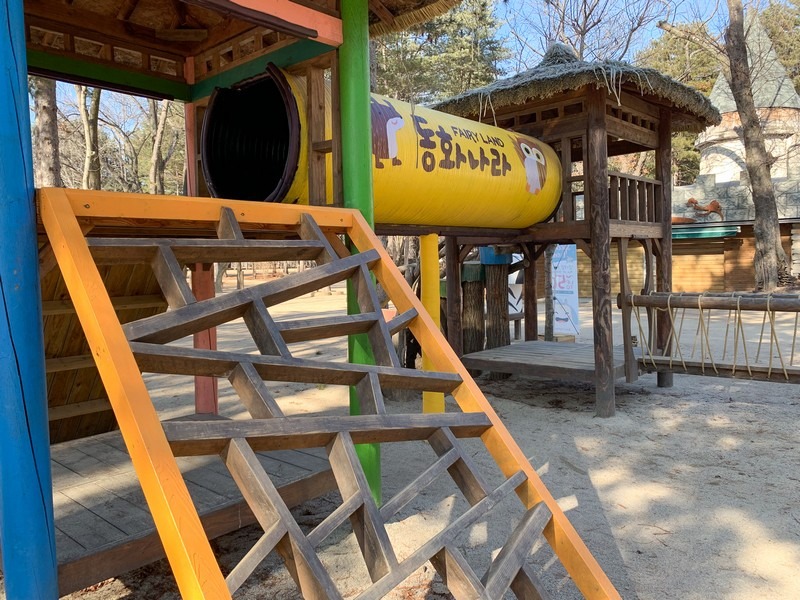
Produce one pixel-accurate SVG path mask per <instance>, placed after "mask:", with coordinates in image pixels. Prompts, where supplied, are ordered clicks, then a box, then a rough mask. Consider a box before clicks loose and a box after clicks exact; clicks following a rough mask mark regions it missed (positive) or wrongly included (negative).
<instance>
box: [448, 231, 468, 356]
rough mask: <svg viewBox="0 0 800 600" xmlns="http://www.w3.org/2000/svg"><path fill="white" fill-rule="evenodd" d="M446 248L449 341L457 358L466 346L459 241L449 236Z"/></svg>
mask: <svg viewBox="0 0 800 600" xmlns="http://www.w3.org/2000/svg"><path fill="white" fill-rule="evenodd" d="M444 247H445V261H446V262H447V341H448V342H450V347H451V348H453V351H454V352H455V353H456V356H461V355H462V354H463V353H464V344H463V340H462V333H461V262H460V260H459V258H458V254H459V252H458V239H457V238H456V237H455V236H447V237H446V238H445V239H444Z"/></svg>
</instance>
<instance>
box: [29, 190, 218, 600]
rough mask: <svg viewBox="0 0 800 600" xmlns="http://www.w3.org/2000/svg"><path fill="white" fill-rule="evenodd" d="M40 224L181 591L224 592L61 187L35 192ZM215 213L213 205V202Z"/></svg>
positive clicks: (210, 595)
mask: <svg viewBox="0 0 800 600" xmlns="http://www.w3.org/2000/svg"><path fill="white" fill-rule="evenodd" d="M39 199H40V206H41V217H42V223H43V224H44V227H45V230H46V231H47V235H48V238H49V239H50V243H51V245H52V248H53V252H54V253H55V255H56V258H57V260H58V265H59V267H60V269H61V273H62V275H63V277H64V282H65V283H66V285H67V289H68V290H69V295H70V298H71V299H72V302H73V304H74V306H75V312H76V313H77V315H78V318H79V319H80V322H81V326H82V327H83V331H84V333H85V335H86V339H87V341H88V343H89V347H90V349H91V352H92V356H94V359H95V363H96V364H97V369H98V371H99V372H100V376H101V378H102V380H103V385H104V386H105V388H106V391H107V392H108V398H109V400H110V401H111V405H112V407H113V408H114V415H115V416H116V418H117V422H118V423H119V428H120V431H121V432H122V436H123V438H124V440H125V444H126V446H127V448H128V453H129V454H130V457H131V462H132V463H133V467H134V469H135V471H136V475H137V477H138V478H139V482H140V484H141V486H142V491H143V492H144V495H145V498H146V499H147V504H148V506H149V507H150V512H151V514H152V516H153V521H155V524H156V527H157V529H158V532H159V535H160V537H161V542H162V544H163V546H164V550H165V552H166V554H167V558H168V559H169V562H170V566H171V567H172V571H173V573H174V574H175V579H176V580H177V583H178V588H179V589H180V592H181V595H182V596H183V597H184V598H204V599H208V600H212V599H213V600H217V599H223V600H224V599H225V598H230V597H231V596H230V593H229V592H228V588H227V586H226V585H225V578H224V577H223V576H222V572H221V571H220V568H219V565H218V564H217V561H216V559H215V558H214V553H213V552H212V550H211V546H210V544H209V542H208V538H207V537H206V534H205V532H204V531H203V526H202V525H201V523H200V518H199V517H198V515H197V510H196V509H195V506H194V504H193V503H192V499H191V497H190V496H189V491H188V490H187V489H186V484H185V482H184V480H183V476H182V475H181V473H180V471H179V470H178V465H177V463H176V462H175V457H174V456H173V454H172V450H171V449H170V447H169V443H168V442H167V438H166V436H165V435H164V430H163V429H162V427H161V422H160V421H159V418H158V414H157V413H156V410H155V408H154V407H153V403H152V400H151V398H150V394H149V393H148V391H147V388H146V387H145V383H144V380H143V379H142V375H141V373H140V371H139V367H138V365H137V364H136V359H135V358H134V357H133V353H132V352H131V350H130V346H129V345H128V340H127V339H126V338H125V334H124V333H123V331H122V326H121V325H120V323H119V320H118V318H117V315H116V314H115V312H114V307H113V306H112V304H111V300H110V298H109V297H108V292H107V291H106V287H105V284H104V283H103V280H102V278H101V277H100V273H99V272H98V270H97V266H96V265H95V263H94V260H93V259H92V256H91V253H90V252H89V248H88V246H87V244H86V239H85V238H84V236H83V233H82V232H81V229H80V226H79V225H78V221H77V219H76V218H75V215H74V214H73V211H72V208H71V207H70V203H69V201H68V199H67V195H66V193H65V190H61V189H53V188H50V189H43V190H40V191H39ZM217 213H219V207H217Z"/></svg>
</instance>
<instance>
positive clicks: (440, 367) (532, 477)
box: [348, 215, 621, 600]
mask: <svg viewBox="0 0 800 600" xmlns="http://www.w3.org/2000/svg"><path fill="white" fill-rule="evenodd" d="M348 235H349V237H350V240H351V241H352V242H353V244H354V245H355V247H356V248H357V249H358V251H359V252H363V251H365V250H368V249H371V248H374V249H375V250H377V251H378V253H379V254H380V256H381V260H380V262H379V263H377V264H376V265H375V266H374V267H373V269H372V272H373V273H374V274H375V277H376V279H377V280H378V282H379V283H380V284H381V286H382V287H383V289H384V290H385V291H386V293H387V294H388V295H389V298H391V300H392V303H393V304H394V305H395V307H396V308H397V311H398V312H399V313H402V312H404V311H406V310H409V309H410V308H415V309H416V311H417V315H418V316H417V317H416V318H415V319H414V320H413V321H412V322H411V323H410V325H409V328H410V329H411V331H412V333H413V334H414V337H416V338H417V341H419V343H420V346H421V347H422V352H423V354H425V353H427V355H428V358H429V360H430V362H431V365H432V367H433V369H434V370H437V371H442V372H447V373H458V375H460V376H461V379H462V381H463V383H462V384H461V385H460V386H458V388H456V390H455V391H454V392H453V397H454V398H455V400H456V401H457V402H458V405H459V406H460V407H461V409H462V410H463V411H464V412H483V413H485V414H486V416H488V417H489V420H490V421H491V423H492V427H491V428H490V429H488V430H487V431H486V433H485V434H484V435H483V436H482V439H483V442H484V444H485V445H486V449H487V450H488V451H489V453H490V454H491V455H492V457H493V458H494V460H495V462H496V463H497V465H498V466H499V467H500V470H501V471H502V472H503V474H504V475H506V476H507V477H510V476H511V475H513V474H514V473H516V472H517V471H519V470H522V471H523V472H524V473H525V475H526V477H527V481H526V482H525V484H523V485H521V486H520V487H519V488H517V490H516V491H517V495H518V496H519V498H520V500H521V501H522V503H523V504H524V505H525V507H526V508H531V507H532V506H533V505H535V504H536V503H537V502H539V501H543V502H544V503H545V504H546V505H547V507H548V508H549V509H550V511H551V513H552V515H553V516H552V519H551V520H550V523H549V524H548V525H547V527H546V528H545V530H544V536H545V538H546V539H547V541H548V542H549V544H550V546H551V547H552V548H553V550H554V552H555V553H556V555H557V556H558V558H559V560H561V563H562V564H563V565H564V568H565V569H566V570H567V572H568V573H569V574H570V577H572V580H573V581H574V582H575V585H576V586H577V587H578V589H579V590H580V591H581V593H582V594H583V595H584V597H585V598H589V599H591V600H594V599H597V600H600V599H603V600H606V599H608V600H618V599H621V596H620V595H619V592H617V590H616V588H615V587H614V584H612V583H611V580H610V579H609V578H608V576H607V575H606V574H605V572H604V571H603V569H602V568H601V567H600V565H599V564H598V563H597V560H595V558H594V556H593V555H592V553H591V552H589V549H588V548H587V547H586V544H584V542H583V540H582V539H581V537H580V536H579V535H578V532H577V531H576V530H575V528H574V527H573V526H572V523H570V521H569V519H568V518H567V516H566V515H565V514H564V512H563V511H562V510H561V508H560V507H559V506H558V503H557V502H556V500H555V498H553V496H552V494H551V493H550V491H549V490H548V489H547V487H546V486H545V484H544V482H543V481H542V480H541V478H540V477H539V475H538V473H536V471H535V469H534V468H533V467H532V466H531V464H530V462H528V459H527V458H526V457H525V454H524V453H523V452H522V450H521V449H520V447H519V446H518V445H517V442H516V441H515V440H514V438H512V437H511V434H510V433H509V432H508V430H507V429H506V427H505V425H504V424H503V422H502V420H501V419H500V417H499V416H498V415H497V413H496V412H495V411H494V409H493V408H492V406H491V404H489V401H488V400H487V399H486V397H485V396H484V395H483V392H481V390H480V388H479V387H478V385H477V384H476V383H475V381H474V380H473V379H472V377H471V376H470V374H469V372H468V371H467V369H466V368H465V367H464V365H463V364H462V363H461V361H460V360H459V359H458V357H457V356H456V354H455V352H453V349H452V348H451V347H450V344H448V343H447V340H446V339H445V337H444V335H442V333H441V331H440V330H439V328H438V327H437V326H436V324H435V323H434V321H433V319H432V318H431V317H430V315H429V314H428V312H427V311H426V310H425V308H424V306H423V305H422V302H421V301H420V300H419V299H418V298H417V297H416V295H415V294H414V293H413V292H412V291H411V288H409V287H408V285H407V284H406V282H405V279H404V278H403V276H402V274H401V273H400V271H399V270H398V269H397V267H396V266H395V264H394V262H393V261H392V259H391V258H390V257H389V255H388V253H387V252H386V250H385V249H384V248H383V246H382V245H381V243H380V240H379V239H378V237H377V236H376V235H375V233H374V232H373V231H372V230H371V229H370V227H369V225H368V224H367V222H366V221H365V220H364V219H363V217H361V215H356V216H355V217H354V223H353V227H352V228H351V230H350V231H349V232H348Z"/></svg>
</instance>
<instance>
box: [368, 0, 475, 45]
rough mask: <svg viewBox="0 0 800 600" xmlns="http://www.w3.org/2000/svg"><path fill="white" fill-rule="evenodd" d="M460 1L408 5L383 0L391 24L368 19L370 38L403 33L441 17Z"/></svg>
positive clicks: (433, 0) (437, 0)
mask: <svg viewBox="0 0 800 600" xmlns="http://www.w3.org/2000/svg"><path fill="white" fill-rule="evenodd" d="M460 2H461V0H424V1H423V2H416V3H410V2H408V1H407V0H383V1H382V4H383V5H384V6H385V7H386V9H388V10H389V12H391V13H392V14H393V15H394V19H393V21H392V22H386V21H382V20H379V18H378V17H377V16H374V17H371V18H370V25H369V34H370V37H375V36H379V35H385V34H387V33H394V32H397V31H405V30H406V29H410V28H412V27H414V26H416V25H420V24H421V23H426V22H428V21H430V20H432V19H435V18H436V17H438V16H441V15H443V14H444V13H446V12H447V11H448V10H450V9H451V8H455V7H456V6H458V5H459V3H460Z"/></svg>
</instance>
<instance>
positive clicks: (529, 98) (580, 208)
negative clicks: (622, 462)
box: [434, 44, 720, 416]
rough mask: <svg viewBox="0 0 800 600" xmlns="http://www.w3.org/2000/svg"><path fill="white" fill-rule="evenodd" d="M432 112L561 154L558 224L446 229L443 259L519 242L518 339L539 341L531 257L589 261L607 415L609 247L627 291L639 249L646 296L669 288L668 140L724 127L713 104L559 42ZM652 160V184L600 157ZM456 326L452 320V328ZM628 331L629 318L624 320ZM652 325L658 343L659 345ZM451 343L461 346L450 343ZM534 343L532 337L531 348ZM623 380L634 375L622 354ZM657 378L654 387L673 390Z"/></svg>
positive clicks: (602, 409)
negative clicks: (560, 251)
mask: <svg viewBox="0 0 800 600" xmlns="http://www.w3.org/2000/svg"><path fill="white" fill-rule="evenodd" d="M434 108H436V109H437V110H441V111H444V112H449V113H452V114H456V115H459V116H463V117H468V118H470V119H473V120H476V121H482V122H489V123H494V124H496V125H497V126H499V127H504V128H507V129H511V130H513V131H518V132H520V133H523V134H527V135H532V136H534V137H536V138H538V139H540V140H542V141H544V142H546V143H548V144H550V145H552V146H553V147H554V148H555V149H556V151H557V152H558V153H559V156H560V158H561V162H562V172H563V182H564V184H563V191H562V195H563V198H562V204H561V207H560V209H559V211H558V214H557V215H556V216H555V218H554V219H553V220H551V221H549V222H546V223H540V224H537V225H534V226H533V227H531V228H529V229H527V230H521V231H516V232H503V233H502V234H500V232H494V235H493V234H492V232H485V231H484V232H480V231H472V232H447V231H442V232H441V233H442V234H443V235H449V236H450V237H449V238H448V245H447V247H448V249H449V253H448V257H449V258H450V257H452V258H455V259H456V260H454V261H453V263H454V264H456V262H457V260H458V257H459V256H461V257H463V255H464V248H465V247H468V246H471V245H478V244H518V245H520V246H521V247H522V249H523V250H524V252H525V256H526V258H527V265H528V266H527V268H526V271H525V316H526V318H525V339H526V340H537V337H538V336H537V333H538V332H537V318H536V291H535V290H536V276H537V272H536V258H538V257H540V256H541V255H542V254H543V252H544V250H545V249H546V248H547V246H548V245H550V244H554V243H574V244H577V246H578V248H580V249H581V250H583V251H584V252H585V253H586V254H587V255H588V256H589V257H590V259H591V267H592V306H593V319H594V381H595V385H596V412H597V414H598V415H599V416H610V415H613V414H614V380H615V375H614V372H615V368H614V359H613V357H614V345H613V339H612V329H611V317H612V297H611V271H612V269H614V268H615V267H614V266H613V265H612V264H611V248H612V246H613V245H614V244H616V246H617V249H618V256H619V266H618V268H619V278H620V287H621V292H622V293H623V294H626V293H630V291H631V290H630V283H629V277H628V274H627V271H628V258H627V257H628V247H629V244H630V243H631V242H635V243H638V244H641V246H642V247H643V249H644V256H645V286H644V287H645V289H646V290H647V291H654V290H657V291H669V290H670V289H671V285H672V224H671V206H672V204H671V184H672V169H671V136H672V134H673V133H675V132H678V131H701V130H703V129H704V128H705V127H707V126H709V125H712V124H717V123H719V122H720V115H719V113H718V111H717V110H716V109H715V108H714V106H713V105H712V104H711V103H710V102H709V101H708V99H707V98H705V97H704V96H703V95H701V94H700V93H699V92H697V91H696V90H693V89H691V88H689V87H687V86H685V85H683V84H681V83H679V82H677V81H675V80H673V79H671V78H669V77H667V76H665V75H663V74H661V73H659V72H658V71H655V70H653V69H641V68H635V67H632V66H631V65H629V64H627V63H621V62H614V61H606V62H586V61H582V60H579V59H578V58H577V57H576V56H575V54H574V53H573V52H572V51H571V50H570V49H569V48H567V47H566V46H563V45H560V44H556V45H553V46H552V47H551V48H550V50H549V51H548V52H547V54H546V55H545V56H544V59H543V60H542V62H541V63H540V64H539V65H538V66H536V67H534V68H533V69H530V70H528V71H525V72H523V73H520V74H518V75H515V76H514V77H510V78H508V79H503V80H500V81H496V82H494V83H492V84H490V85H488V86H486V87H484V88H481V89H477V90H473V91H470V92H467V93H465V94H462V95H460V96H457V97H454V98H451V99H449V100H445V101H443V102H441V103H439V104H438V105H436V106H435V107H434ZM647 151H652V152H653V153H654V154H655V177H654V178H647V177H638V176H633V175H629V174H626V173H621V172H615V171H611V170H609V168H608V159H609V158H611V157H615V156H623V155H627V154H633V153H637V152H647ZM457 301H458V296H457V294H452V295H451V294H448V302H449V307H448V324H449V325H450V327H449V330H448V333H449V335H450V336H458V335H459V332H460V327H459V326H458V324H457V323H456V320H457V318H458V315H459V314H460V310H459V308H458V306H457ZM451 321H452V322H453V324H450V322H451ZM623 323H627V324H628V327H626V333H625V335H629V325H630V316H629V315H623ZM667 331H668V329H667V328H666V323H661V324H660V325H659V326H658V332H657V338H658V339H657V341H656V348H658V349H660V350H661V349H663V348H664V345H665V344H666V343H667ZM451 343H453V344H454V347H458V343H459V342H458V340H455V339H452V337H451ZM527 343H536V342H527ZM625 364H626V375H627V377H628V378H629V379H633V378H635V377H636V376H637V366H636V361H635V360H634V358H633V357H632V356H626V360H625ZM670 377H671V375H670V374H668V373H659V385H660V386H669V385H671V379H670Z"/></svg>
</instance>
